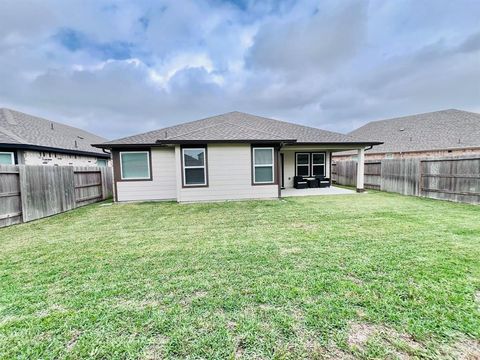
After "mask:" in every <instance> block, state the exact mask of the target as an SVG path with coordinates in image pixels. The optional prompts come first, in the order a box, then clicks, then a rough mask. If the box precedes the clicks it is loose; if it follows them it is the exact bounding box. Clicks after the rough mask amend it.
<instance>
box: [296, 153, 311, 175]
mask: <svg viewBox="0 0 480 360" xmlns="http://www.w3.org/2000/svg"><path fill="white" fill-rule="evenodd" d="M296 156H297V158H296V159H297V176H310V154H309V153H297V154H296Z"/></svg>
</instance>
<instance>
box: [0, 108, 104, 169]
mask: <svg viewBox="0 0 480 360" xmlns="http://www.w3.org/2000/svg"><path fill="white" fill-rule="evenodd" d="M103 141H106V139H104V138H102V137H100V136H96V135H94V134H92V133H89V132H87V131H84V130H80V129H78V128H75V127H72V126H68V125H64V124H60V123H57V122H54V121H51V120H46V119H42V118H39V117H36V116H32V115H28V114H24V113H22V112H19V111H14V110H10V109H5V108H0V164H12V165H13V164H23V165H57V166H59V165H72V166H107V165H108V164H109V162H110V163H111V161H110V160H109V159H110V154H109V153H106V152H104V151H102V150H101V149H98V148H96V147H93V146H92V145H91V144H92V143H99V142H103Z"/></svg>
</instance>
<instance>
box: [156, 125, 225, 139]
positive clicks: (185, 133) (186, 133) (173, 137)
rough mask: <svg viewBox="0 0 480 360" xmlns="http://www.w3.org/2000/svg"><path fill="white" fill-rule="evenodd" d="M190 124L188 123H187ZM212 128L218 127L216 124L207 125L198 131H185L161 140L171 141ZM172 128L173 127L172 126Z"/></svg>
mask: <svg viewBox="0 0 480 360" xmlns="http://www.w3.org/2000/svg"><path fill="white" fill-rule="evenodd" d="M188 124H190V123H188ZM214 126H218V124H213V125H209V126H204V127H202V128H200V129H195V130H192V131H187V132H184V133H181V134H177V135H175V136H172V137H166V138H165V139H163V140H173V139H175V138H177V137H179V136H184V135H188V134H191V133H195V132H199V131H200V130H205V129H209V128H211V127H214ZM172 127H173V126H172ZM167 129H168V128H165V129H160V130H164V131H167ZM167 134H168V131H167ZM158 140H162V139H158Z"/></svg>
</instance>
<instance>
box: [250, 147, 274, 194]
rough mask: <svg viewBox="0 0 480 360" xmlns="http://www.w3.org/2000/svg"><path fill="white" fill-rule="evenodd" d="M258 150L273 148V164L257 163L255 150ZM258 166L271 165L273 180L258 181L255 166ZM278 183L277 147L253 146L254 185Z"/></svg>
mask: <svg viewBox="0 0 480 360" xmlns="http://www.w3.org/2000/svg"><path fill="white" fill-rule="evenodd" d="M256 150H271V151H272V163H271V164H259V165H256V164H255V151H256ZM257 167H264V168H266V167H270V168H272V181H256V179H255V168H257ZM275 184H276V174H275V148H274V147H273V146H254V147H252V185H275Z"/></svg>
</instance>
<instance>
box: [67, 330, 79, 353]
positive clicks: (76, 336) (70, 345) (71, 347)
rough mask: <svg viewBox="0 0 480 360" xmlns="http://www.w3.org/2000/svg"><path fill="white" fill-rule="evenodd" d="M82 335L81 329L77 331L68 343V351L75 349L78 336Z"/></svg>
mask: <svg viewBox="0 0 480 360" xmlns="http://www.w3.org/2000/svg"><path fill="white" fill-rule="evenodd" d="M79 337H80V331H75V332H74V333H73V335H72V337H71V339H70V340H69V341H68V343H67V351H68V352H70V351H72V350H73V348H74V347H75V344H76V343H77V341H78V338H79Z"/></svg>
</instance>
